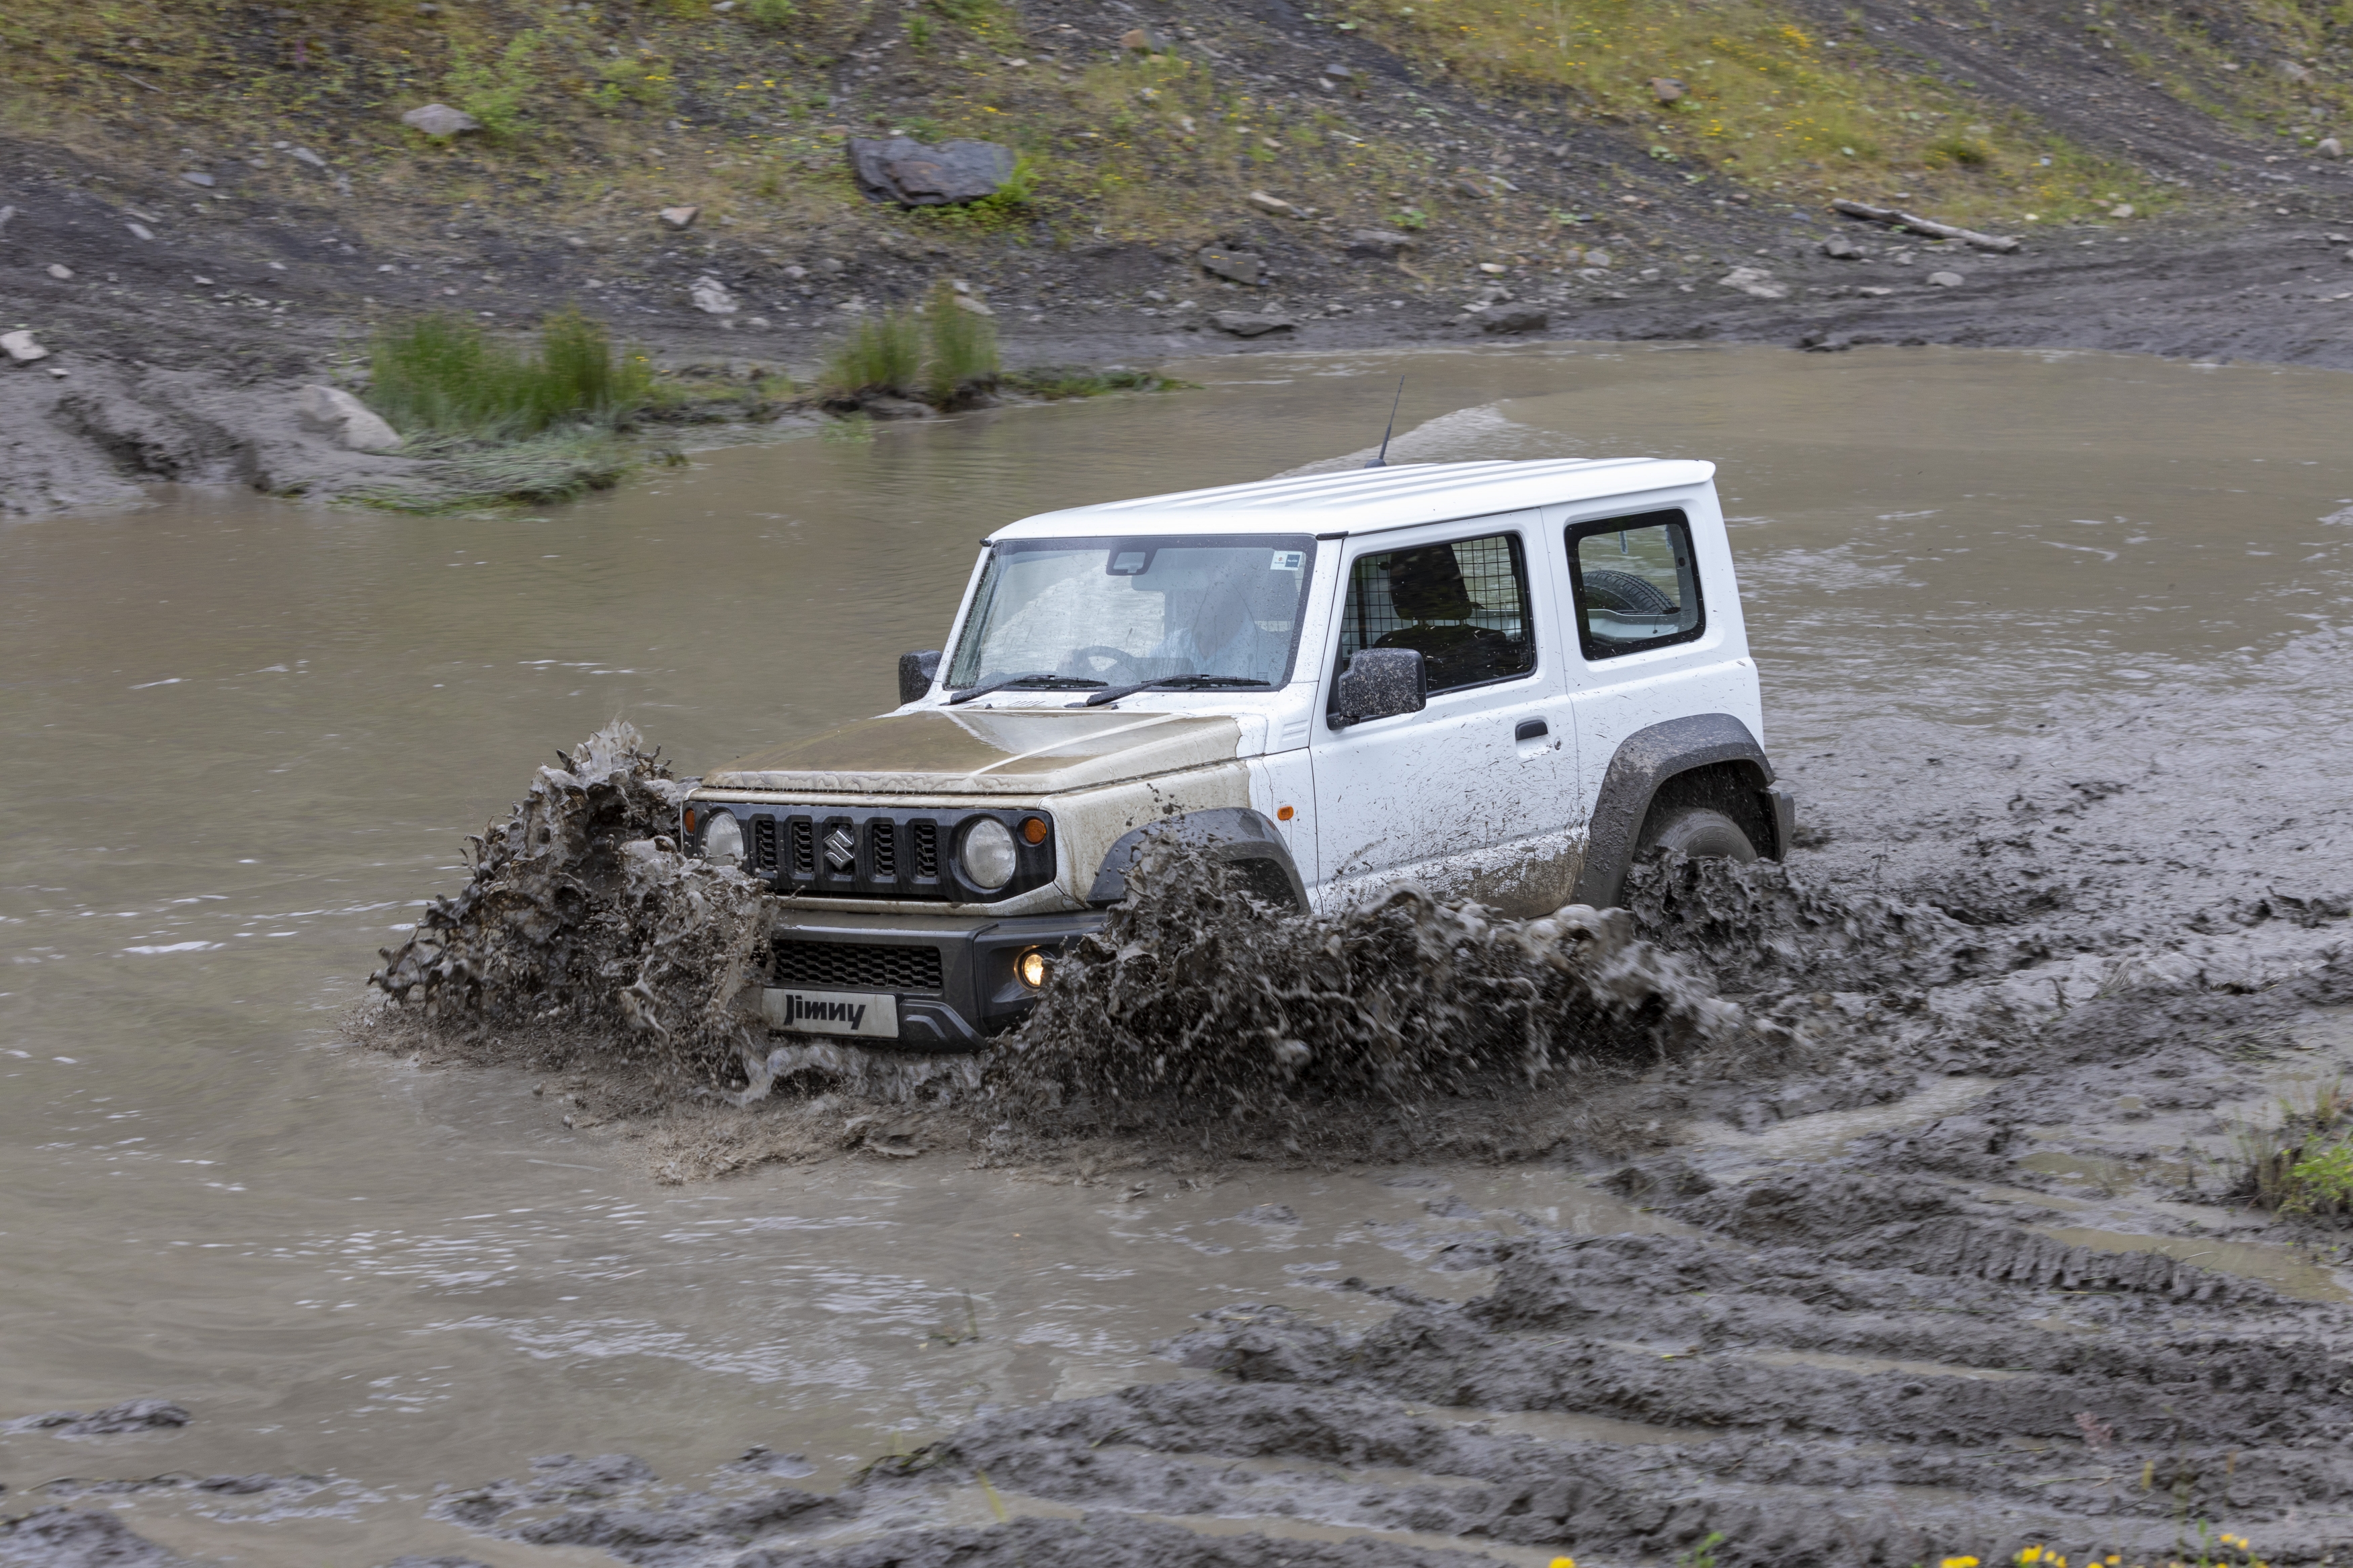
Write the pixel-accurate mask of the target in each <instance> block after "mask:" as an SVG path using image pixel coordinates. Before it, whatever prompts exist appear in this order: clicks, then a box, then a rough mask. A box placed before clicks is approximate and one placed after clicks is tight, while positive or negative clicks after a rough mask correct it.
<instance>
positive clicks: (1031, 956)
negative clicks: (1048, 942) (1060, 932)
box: [1013, 947, 1054, 991]
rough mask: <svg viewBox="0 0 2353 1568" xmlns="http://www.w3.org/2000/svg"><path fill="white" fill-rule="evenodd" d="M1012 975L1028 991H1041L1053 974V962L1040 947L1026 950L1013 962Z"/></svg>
mask: <svg viewBox="0 0 2353 1568" xmlns="http://www.w3.org/2000/svg"><path fill="white" fill-rule="evenodd" d="M1013 973H1014V974H1015V976H1016V977H1017V978H1018V979H1019V980H1020V982H1021V984H1024V985H1027V986H1028V987H1029V989H1030V990H1032V991H1043V990H1044V989H1045V988H1046V982H1047V980H1048V979H1049V978H1050V976H1051V975H1052V974H1053V973H1054V961H1053V959H1052V958H1050V957H1049V956H1048V955H1047V952H1046V950H1045V949H1044V948H1042V947H1032V948H1028V949H1025V950H1024V951H1023V952H1022V954H1021V956H1020V957H1018V958H1017V959H1015V960H1014V961H1013Z"/></svg>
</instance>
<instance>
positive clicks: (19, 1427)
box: [5, 1399, 192, 1437]
mask: <svg viewBox="0 0 2353 1568" xmlns="http://www.w3.org/2000/svg"><path fill="white" fill-rule="evenodd" d="M191 1419H192V1417H190V1415H188V1412H187V1408H186V1407H185V1405H174V1404H173V1403H172V1402H171V1401H170V1400H168V1399H126V1400H124V1401H123V1402H122V1403H121V1404H120V1405H108V1406H107V1407H106V1408H105V1409H103V1410H93V1411H90V1413H89V1414H88V1415H84V1414H83V1413H82V1412H80V1411H79V1410H52V1411H50V1412H49V1413H48V1414H47V1415H27V1416H26V1417H25V1418H24V1419H23V1420H21V1421H11V1422H9V1423H8V1425H7V1427H6V1428H5V1429H6V1430H8V1431H12V1432H53V1433H55V1434H56V1435H57V1436H60V1437H105V1436H113V1435H114V1434H116V1433H120V1432H153V1431H156V1430H159V1429H162V1428H164V1427H169V1426H186V1425H187V1424H188V1422H189V1421H190V1420H191Z"/></svg>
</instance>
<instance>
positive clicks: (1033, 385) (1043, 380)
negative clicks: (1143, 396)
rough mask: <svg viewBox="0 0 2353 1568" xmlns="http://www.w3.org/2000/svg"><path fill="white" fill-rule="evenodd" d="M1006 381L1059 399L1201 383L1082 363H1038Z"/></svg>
mask: <svg viewBox="0 0 2353 1568" xmlns="http://www.w3.org/2000/svg"><path fill="white" fill-rule="evenodd" d="M1002 381H1003V384H1005V385H1006V386H1008V387H1010V388H1012V389H1013V390H1014V391H1016V392H1019V393H1026V394H1028V395H1029V396H1031V397H1042V398H1044V399H1046V400H1047V401H1048V402H1050V403H1059V402H1060V401H1062V400H1063V399H1064V398H1069V397H1101V396H1103V395H1105V394H1107V393H1113V392H1183V391H1188V390H1191V389H1192V388H1193V387H1194V386H1195V385H1197V384H1196V383H1194V382H1189V381H1178V380H1177V379H1176V378H1175V377H1174V376H1166V375H1161V374H1158V373H1156V372H1154V371H1148V370H1088V369H1085V368H1084V367H1082V366H1079V365H1060V364H1049V365H1038V366H1034V367H1032V368H1031V369H1029V370H1017V371H1013V372H1010V373H1009V374H1006V375H1005V376H1004V377H1003V378H1002Z"/></svg>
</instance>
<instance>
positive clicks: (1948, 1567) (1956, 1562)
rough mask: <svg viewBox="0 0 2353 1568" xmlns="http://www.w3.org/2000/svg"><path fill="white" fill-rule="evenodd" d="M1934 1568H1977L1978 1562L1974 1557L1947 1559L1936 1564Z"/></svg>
mask: <svg viewBox="0 0 2353 1568" xmlns="http://www.w3.org/2000/svg"><path fill="white" fill-rule="evenodd" d="M1936 1568H1978V1560H1977V1559H1976V1558H1974V1557H1947V1558H1946V1559H1945V1560H1944V1561H1942V1562H1940V1563H1937V1564H1936Z"/></svg>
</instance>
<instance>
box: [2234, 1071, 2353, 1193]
mask: <svg viewBox="0 0 2353 1568" xmlns="http://www.w3.org/2000/svg"><path fill="white" fill-rule="evenodd" d="M2233 1141H2234V1142H2235V1143H2236V1144H2237V1147H2238V1161H2237V1163H2238V1167H2239V1170H2238V1181H2237V1183H2236V1184H2235V1186H2234V1189H2233V1190H2234V1191H2235V1192H2236V1193H2237V1194H2238V1195H2239V1196H2241V1197H2243V1198H2245V1199H2247V1200H2249V1201H2250V1202H2252V1203H2253V1204H2254V1205H2256V1206H2258V1207H2260V1208H2267V1209H2271V1210H2273V1211H2274V1212H2275V1213H2278V1214H2283V1215H2353V1092H2348V1089H2347V1088H2346V1086H2345V1082H2344V1080H2343V1079H2332V1080H2331V1081H2329V1082H2327V1083H2322V1084H2316V1085H2315V1086H2314V1087H2313V1089H2312V1092H2311V1094H2310V1096H2309V1098H2308V1099H2307V1100H2305V1101H2304V1102H2301V1103H2299V1102H2298V1101H2296V1100H2292V1099H2283V1100H2281V1101H2280V1104H2279V1122H2278V1125H2276V1126H2271V1127H2263V1126H2252V1127H2242V1128H2240V1129H2239V1130H2238V1131H2237V1133H2236V1134H2235V1135H2234V1139H2233Z"/></svg>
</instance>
